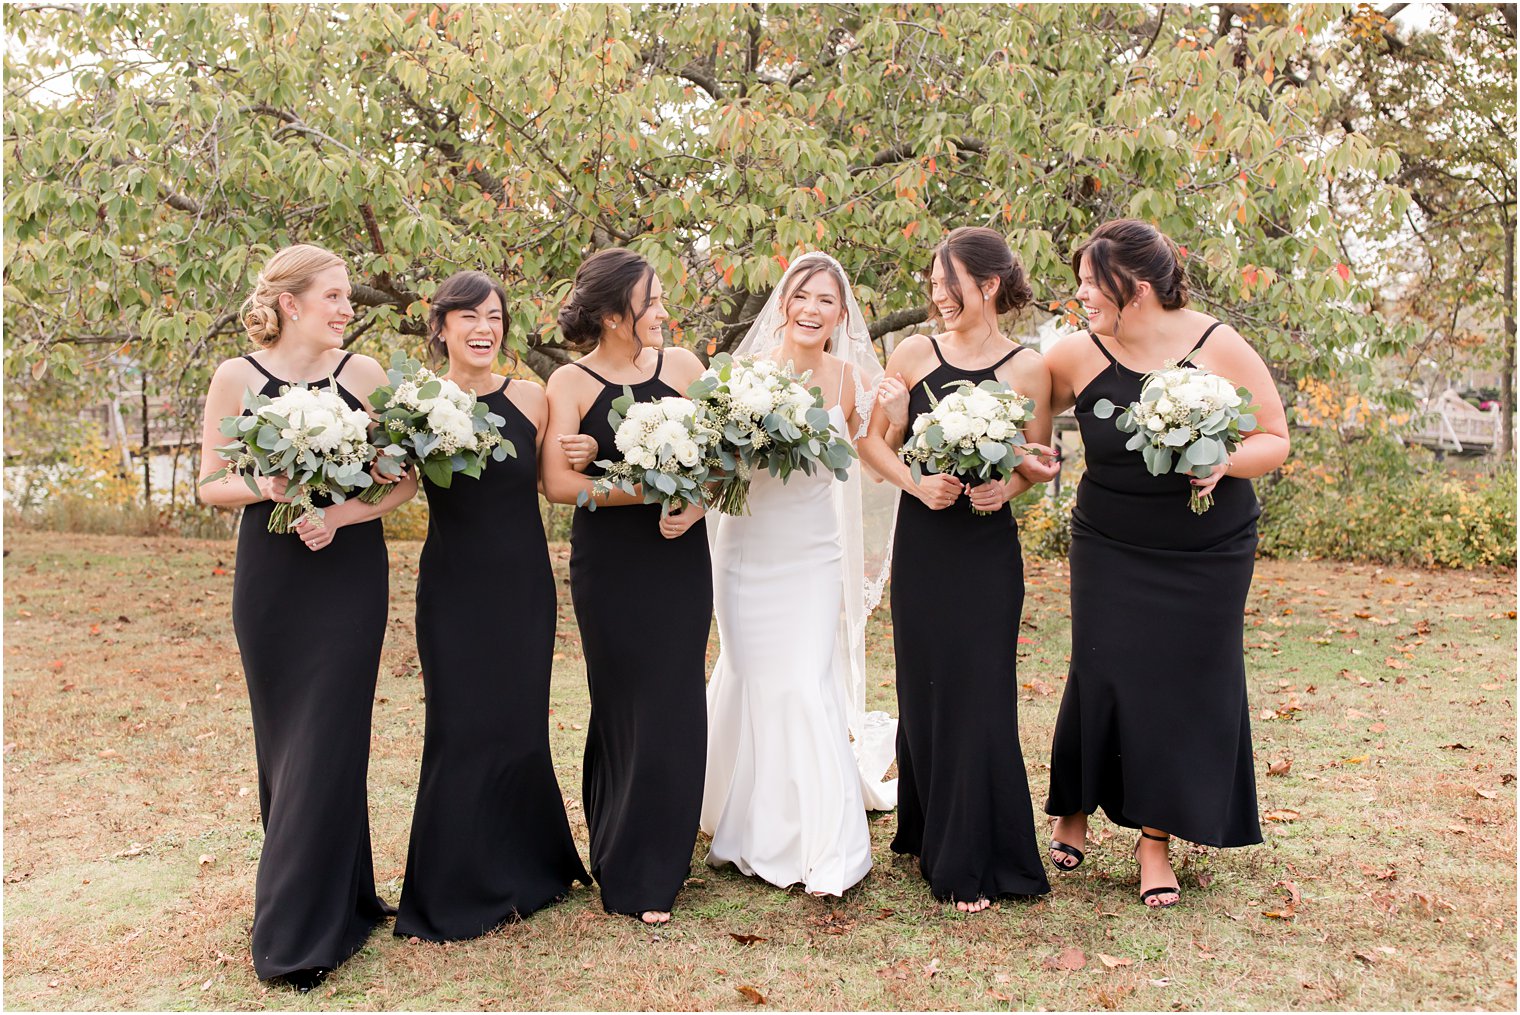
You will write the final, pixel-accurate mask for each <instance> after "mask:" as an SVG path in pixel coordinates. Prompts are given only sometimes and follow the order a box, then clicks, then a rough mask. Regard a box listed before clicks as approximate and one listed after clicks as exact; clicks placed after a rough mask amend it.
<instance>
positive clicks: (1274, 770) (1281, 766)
mask: <svg viewBox="0 0 1520 1015" xmlns="http://www.w3.org/2000/svg"><path fill="white" fill-rule="evenodd" d="M1292 767H1293V759H1292V758H1282V759H1280V760H1278V761H1274V762H1272V763H1271V764H1270V765H1268V766H1267V774H1268V775H1287V774H1288V770H1289V769H1291V768H1292Z"/></svg>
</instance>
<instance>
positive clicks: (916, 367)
mask: <svg viewBox="0 0 1520 1015" xmlns="http://www.w3.org/2000/svg"><path fill="white" fill-rule="evenodd" d="M933 360H934V346H933V345H932V344H931V343H930V341H929V336H928V335H920V334H913V335H909V336H908V337H907V338H905V339H903V340H902V341H901V342H899V343H897V347H896V348H895V349H893V350H892V355H891V356H890V357H889V358H888V359H887V372H888V373H889V374H891V373H898V374H902V375H903V379H904V380H906V381H911V382H915V383H916V382H917V381H918V380H919V379H920V378H921V377H922V375H924V374H926V373H928V371H927V370H925V369H924V367H925V366H926V365H927V364H929V363H931V362H933Z"/></svg>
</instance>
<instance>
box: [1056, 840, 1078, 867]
mask: <svg viewBox="0 0 1520 1015" xmlns="http://www.w3.org/2000/svg"><path fill="white" fill-rule="evenodd" d="M1050 851H1051V852H1052V853H1065V854H1066V855H1067V856H1074V857H1076V858H1077V862H1076V863H1074V864H1064V863H1061V862H1060V861H1059V860H1057V859H1056V858H1055V857H1051V858H1050V863H1051V866H1053V867H1054V868H1055V869H1056V870H1058V871H1074V870H1076V869H1077V868H1078V867H1080V866H1082V861H1083V860H1085V859H1087V856H1086V854H1084V853H1083V852H1082V851H1081V850H1080V849H1078V848H1077V847H1075V846H1068V845H1066V843H1064V842H1057V841H1056V840H1054V839H1051V840H1050Z"/></svg>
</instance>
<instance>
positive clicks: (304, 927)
mask: <svg viewBox="0 0 1520 1015" xmlns="http://www.w3.org/2000/svg"><path fill="white" fill-rule="evenodd" d="M246 358H247V359H248V361H249V362H250V363H252V364H253V365H254V366H255V367H258V370H259V372H260V373H262V374H263V375H264V376H265V377H266V378H267V380H266V381H265V384H264V387H263V389H262V390H263V393H264V394H266V395H269V396H270V397H273V396H275V395H277V394H279V390H280V388H281V387H282V386H283V385H284V384H285V382H284V381H281V380H279V379H278V378H276V377H275V376H273V375H272V374H270V373H269V372H268V371H267V370H265V369H264V368H263V367H262V366H260V365H259V363H258V361H257V360H254V359H253V358H252V357H246ZM347 363H348V357H346V356H345V357H344V359H343V361H342V363H340V364H339V366H338V369H337V370H336V371H334V375H333V376H334V377H337V376H338V375H339V374H341V373H342V371H343V367H344V366H346V365H347ZM326 384H327V382H326V381H319V382H317V383H316V384H313V385H312V387H325V386H326ZM338 393H339V394H340V395H341V396H342V398H343V400H344V401H345V402H347V403H348V404H349V405H350V406H352V407H354V408H362V407H363V404H362V403H361V402H360V400H359V399H357V398H355V397H354V396H353V395H352V394H350V393H349V392H348V391H347V390H345V389H344V388H343V387H342V385H338ZM273 510H274V502H273V501H267V500H266V501H259V502H258V503H256V504H250V505H248V506H247V507H246V508H244V509H243V519H242V523H241V524H240V525H239V526H238V546H237V570H236V573H235V575H234V577H233V585H232V626H233V630H234V631H235V632H236V634H237V643H238V651H239V653H240V654H241V655H242V659H243V675H244V677H245V679H246V680H247V682H248V702H249V706H250V708H251V711H252V713H253V742H254V750H255V752H256V754H257V757H258V767H259V815H260V817H261V818H262V819H263V823H264V848H263V852H262V853H261V854H260V856H259V871H258V878H257V881H256V884H255V889H254V903H253V968H254V972H255V973H257V974H258V977H259V979H261V980H267V979H271V978H274V977H286V978H288V979H289V981H290V982H292V983H294V984H296V985H298V986H310V985H312V984H313V983H314V982H315V981H316V979H317V978H318V977H319V976H320V974H321V973H322V972H323V971H326V970H331V969H335V968H337V966H338V965H339V964H340V963H341V962H343V960H344V959H347V958H348V957H349V956H350V955H352V954H353V953H354V952H356V951H358V950H359V948H360V947H362V946H363V944H364V942H365V940H366V939H367V938H368V937H369V934H370V931H372V930H373V929H374V928H375V926H376V925H377V924H378V923H380V921H382V920H383V919H385V917H387V916H389V915H391V914H392V913H393V912H394V910H392V909H390V907H388V906H386V904H385V903H383V902H381V901H380V898H379V897H378V896H377V895H376V894H375V875H374V866H373V860H372V858H371V854H370V841H369V799H368V796H367V786H366V779H367V777H368V774H369V742H370V715H371V712H372V710H373V708H374V700H375V678H376V675H377V674H378V671H379V668H380V646H381V642H382V641H383V640H384V638H385V621H386V603H387V600H388V598H389V594H390V589H389V577H388V560H387V557H386V551H385V535H384V532H383V530H382V528H381V524H380V521H379V519H376V520H374V521H369V522H364V523H362V524H359V525H347V526H344V527H343V528H341V529H339V530H338V532H337V534H336V535H335V536H334V537H333V540H332V542H331V543H329V544H328V545H327V546H326V547H324V548H323V549H321V550H317V551H312V550H308V549H307V548H306V545H305V544H304V543H302V542H301V540H300V537H298V536H296V535H294V534H293V533H272V532H270V531H268V524H269V516H270V513H271V512H273Z"/></svg>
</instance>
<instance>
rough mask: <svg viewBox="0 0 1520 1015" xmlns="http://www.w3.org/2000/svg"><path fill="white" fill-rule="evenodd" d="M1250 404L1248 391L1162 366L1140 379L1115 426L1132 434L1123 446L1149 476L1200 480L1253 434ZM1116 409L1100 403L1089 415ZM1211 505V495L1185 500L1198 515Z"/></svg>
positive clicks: (1205, 374) (1195, 371)
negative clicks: (1245, 435)
mask: <svg viewBox="0 0 1520 1015" xmlns="http://www.w3.org/2000/svg"><path fill="white" fill-rule="evenodd" d="M1250 401H1251V392H1249V391H1247V390H1246V389H1245V388H1237V387H1235V386H1234V385H1233V384H1231V383H1230V382H1229V381H1227V380H1225V379H1224V378H1223V377H1220V376H1219V375H1218V374H1213V373H1210V372H1209V371H1207V370H1205V369H1203V368H1202V367H1166V368H1164V369H1161V370H1157V371H1156V372H1155V373H1150V374H1146V375H1145V379H1144V381H1143V382H1142V383H1141V387H1140V401H1138V402H1135V403H1133V404H1131V405H1130V406H1129V408H1127V409H1125V410H1124V411H1123V412H1122V413H1120V415H1119V418H1118V419H1117V420H1116V421H1115V425H1116V426H1117V427H1118V428H1119V429H1120V430H1121V431H1123V432H1124V433H1127V434H1134V436H1133V437H1131V438H1130V439H1129V442H1128V443H1127V444H1125V447H1127V448H1129V449H1130V450H1131V451H1137V450H1138V451H1139V452H1140V454H1141V455H1142V456H1143V457H1144V458H1145V467H1146V468H1147V469H1148V470H1150V474H1151V475H1152V476H1161V475H1165V474H1166V473H1167V472H1168V471H1173V472H1180V473H1187V474H1191V475H1193V476H1197V477H1198V478H1200V479H1202V478H1203V477H1205V476H1207V475H1208V474H1209V472H1210V471H1211V470H1212V469H1213V467H1214V466H1216V465H1221V464H1223V463H1224V462H1226V461H1228V460H1229V457H1230V452H1231V451H1234V450H1235V449H1236V448H1237V447H1239V446H1240V442H1241V440H1242V439H1243V438H1242V436H1241V435H1242V434H1243V433H1248V432H1250V431H1251V430H1254V429H1256V416H1255V413H1256V412H1257V410H1258V407H1257V406H1254V405H1249V404H1247V403H1249V402H1250ZM1242 406H1244V408H1242ZM1117 408H1118V406H1117V405H1115V404H1114V403H1113V402H1111V401H1109V400H1108V399H1106V398H1102V399H1099V400H1098V402H1097V404H1095V405H1094V406H1093V415H1094V416H1097V417H1098V418H1099V419H1108V418H1109V417H1110V416H1112V415H1113V414H1114V411H1115V410H1116V409H1117ZM1174 461H1175V463H1176V467H1175V468H1173V462H1174ZM1213 506H1214V497H1213V495H1212V494H1210V495H1208V496H1204V497H1200V496H1199V495H1198V491H1197V490H1194V491H1193V495H1192V496H1191V497H1190V498H1189V499H1188V507H1190V508H1192V509H1193V513H1194V514H1197V515H1201V514H1203V513H1204V512H1205V511H1207V510H1208V509H1209V508H1211V507H1213Z"/></svg>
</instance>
